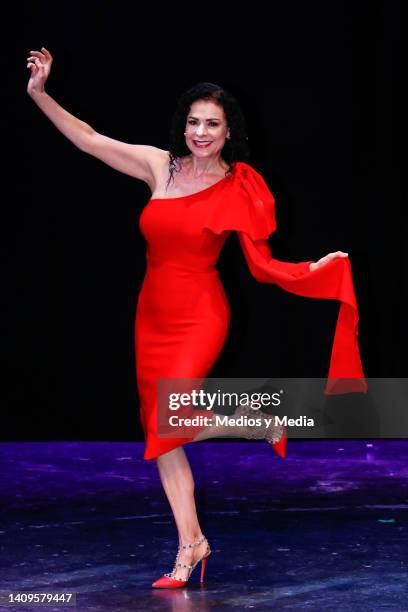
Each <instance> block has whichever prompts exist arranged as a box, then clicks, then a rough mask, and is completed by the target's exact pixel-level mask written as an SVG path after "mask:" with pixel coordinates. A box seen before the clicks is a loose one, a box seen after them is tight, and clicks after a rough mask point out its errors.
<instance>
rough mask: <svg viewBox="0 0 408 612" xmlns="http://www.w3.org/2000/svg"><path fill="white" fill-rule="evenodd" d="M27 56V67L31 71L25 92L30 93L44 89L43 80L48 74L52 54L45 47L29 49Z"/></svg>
mask: <svg viewBox="0 0 408 612" xmlns="http://www.w3.org/2000/svg"><path fill="white" fill-rule="evenodd" d="M30 53H31V55H30V56H29V57H27V62H28V64H27V68H29V69H30V71H31V76H30V80H29V81H28V85H27V93H28V94H30V95H32V94H36V93H42V92H43V91H44V85H45V81H46V80H47V79H48V75H49V74H50V70H51V64H52V55H51V53H50V52H49V51H47V49H46V48H45V47H41V51H30Z"/></svg>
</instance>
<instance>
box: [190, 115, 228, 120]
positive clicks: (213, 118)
mask: <svg viewBox="0 0 408 612" xmlns="http://www.w3.org/2000/svg"><path fill="white" fill-rule="evenodd" d="M188 118H189V119H198V117H194V116H193V115H189V116H188ZM207 121H222V119H220V117H211V119H207Z"/></svg>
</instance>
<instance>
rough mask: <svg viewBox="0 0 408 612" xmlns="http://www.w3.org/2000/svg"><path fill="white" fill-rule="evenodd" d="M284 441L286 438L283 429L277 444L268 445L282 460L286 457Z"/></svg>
mask: <svg viewBox="0 0 408 612" xmlns="http://www.w3.org/2000/svg"><path fill="white" fill-rule="evenodd" d="M286 441H287V437H286V431H285V429H284V430H283V434H282V437H281V439H280V440H278V442H270V445H271V446H272V448H273V450H274V451H275V452H276V453H278V455H279V457H282V459H285V457H286Z"/></svg>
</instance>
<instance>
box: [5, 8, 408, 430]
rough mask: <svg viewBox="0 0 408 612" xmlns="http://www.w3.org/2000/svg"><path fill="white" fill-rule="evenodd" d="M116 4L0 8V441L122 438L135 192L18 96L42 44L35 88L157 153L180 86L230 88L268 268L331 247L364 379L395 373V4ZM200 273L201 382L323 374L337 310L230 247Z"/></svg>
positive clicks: (128, 425) (400, 277) (402, 369)
mask: <svg viewBox="0 0 408 612" xmlns="http://www.w3.org/2000/svg"><path fill="white" fill-rule="evenodd" d="M129 7H130V5H128V4H127V3H125V2H123V3H120V2H116V3H112V2H107V1H104V2H103V1H99V2H86V3H81V2H59V3H55V2H39V1H36V2H35V3H33V4H29V3H18V4H17V5H16V7H15V9H14V10H15V18H14V22H13V24H10V29H11V31H12V32H13V37H12V42H10V44H9V45H7V46H5V49H4V50H3V75H4V76H5V78H6V82H7V87H6V90H5V94H4V99H3V101H5V102H6V110H5V111H4V112H3V121H4V125H3V127H4V128H5V130H4V132H3V133H5V138H4V139H3V151H5V152H6V158H5V159H6V160H7V163H5V162H4V161H3V170H5V169H6V172H5V175H4V177H3V189H4V191H3V205H2V221H3V223H2V224H1V226H2V240H1V247H2V259H1V261H2V270H1V275H2V297H1V337H2V351H1V364H0V365H1V372H2V375H3V382H2V384H1V388H0V401H1V410H2V417H3V418H2V428H1V432H2V440H10V439H22V440H24V439H27V440H29V439H33V440H36V439H37V440H42V439H75V440H85V439H89V440H91V439H95V440H97V439H112V440H113V439H119V440H120V439H122V440H137V439H142V434H141V429H140V423H139V416H138V397H137V387H136V380H135V354H134V344H133V334H134V317H135V309H136V301H137V296H138V292H139V290H140V287H141V284H142V281H143V275H144V271H145V242H144V239H143V237H142V235H141V234H140V232H139V229H138V219H139V215H140V213H141V210H142V208H143V206H144V205H145V204H146V203H147V201H148V199H149V196H150V192H149V189H148V187H147V185H145V184H144V183H142V182H141V181H138V180H136V179H133V178H132V177H129V176H126V175H124V174H121V173H119V172H117V171H115V170H113V169H112V168H110V167H109V166H107V165H105V164H103V162H101V161H99V160H96V159H94V158H92V157H90V156H88V155H86V154H84V153H82V152H81V151H80V150H78V149H77V148H76V147H75V146H74V145H73V144H72V143H71V142H70V141H68V140H67V139H66V138H65V137H64V136H63V135H62V134H61V133H60V132H58V130H57V129H56V128H55V127H54V126H53V125H52V124H51V122H50V121H49V120H48V119H47V118H46V117H45V116H44V115H43V114H42V112H41V111H40V110H39V109H38V107H37V106H36V105H35V103H34V102H33V101H32V100H31V98H29V96H28V95H27V94H26V85H27V81H28V78H29V71H28V69H27V68H26V57H27V56H28V52H29V50H30V49H37V50H39V49H40V48H41V46H43V45H44V46H45V47H47V48H48V49H49V50H50V52H51V53H52V55H53V57H54V63H53V67H52V72H51V76H50V78H49V80H48V83H47V86H46V90H47V92H48V93H49V94H50V95H51V96H52V97H54V99H55V100H56V101H57V102H58V103H59V104H61V105H62V106H63V107H64V108H66V109H67V110H68V111H69V112H71V113H73V114H74V115H76V116H77V117H79V118H81V119H82V120H84V121H86V122H87V123H89V124H90V125H91V126H92V127H93V128H94V129H96V130H97V131H99V132H101V133H104V134H106V135H107V136H111V137H113V138H117V139H119V140H123V141H126V142H132V143H141V144H151V145H155V146H159V147H161V148H167V146H168V141H167V138H168V129H169V125H170V120H171V116H172V113H173V110H174V107H175V103H176V100H177V98H178V96H179V95H180V94H181V93H182V91H183V90H184V89H185V88H187V87H190V86H191V85H193V84H195V83H196V82H198V81H202V80H209V81H212V82H218V83H221V84H222V85H224V86H225V87H226V88H227V89H230V90H231V92H232V93H233V94H235V96H236V97H237V98H238V100H239V101H240V103H241V105H242V107H243V110H244V113H245V116H246V119H247V123H248V126H249V136H250V143H251V146H252V151H253V164H254V166H255V167H256V168H257V169H258V170H259V171H260V172H261V173H262V174H263V176H264V177H265V179H266V181H267V182H268V185H269V187H270V189H271V191H272V192H273V193H274V195H275V198H276V201H277V221H278V231H277V232H276V233H275V234H274V235H273V236H272V237H271V239H270V245H271V250H272V253H273V255H274V256H275V257H276V258H278V259H281V260H285V261H303V260H309V259H313V260H318V259H319V258H320V257H322V256H323V255H325V254H326V253H328V252H330V251H336V250H343V251H346V252H348V253H349V256H350V261H351V264H352V270H353V279H354V286H355V291H356V295H357V301H358V305H359V313H360V326H359V341H360V349H361V355H362V360H363V367H364V372H365V374H366V376H367V377H405V376H407V360H406V346H407V318H406V316H404V312H405V310H406V306H407V295H406V291H407V290H406V270H407V268H406V263H407V257H406V255H407V239H406V226H405V225H404V223H403V217H402V184H401V180H400V157H399V145H400V144H401V143H400V142H399V141H400V138H401V137H400V129H401V125H400V123H401V112H400V111H401V106H402V103H401V102H400V95H401V72H402V67H401V65H400V55H399V52H400V25H399V19H400V16H399V4H398V2H392V1H389V2H377V3H375V2H368V1H367V2H366V1H357V2H354V3H353V2H341V1H339V2H329V3H327V2H310V3H304V2H302V1H298V2H274V3H273V4H268V6H266V5H265V7H264V8H260V7H262V5H261V3H259V6H258V7H257V4H256V3H255V4H254V3H247V5H246V6H245V5H241V8H239V6H238V5H236V6H235V5H232V4H231V3H228V4H227V3H226V4H225V5H222V4H221V3H218V4H215V5H214V4H212V3H208V4H206V3H204V4H202V3H196V4H194V3H192V4H189V5H188V7H183V6H182V5H179V4H177V5H174V4H172V6H171V7H167V8H165V7H164V8H163V7H161V6H160V7H159V5H156V4H154V5H152V7H151V9H150V10H149V8H148V7H147V8H146V7H145V8H142V7H141V6H140V5H139V4H136V7H137V8H134V9H133V10H132V9H131V8H129ZM223 8H224V10H225V9H226V8H227V9H228V12H227V13H226V14H225V15H224V16H222V15H221V11H222V9H223ZM14 24H15V27H13V26H14ZM219 270H220V274H221V278H222V281H223V283H224V286H225V289H226V292H227V295H228V298H229V301H230V304H231V309H232V323H231V328H230V334H229V338H228V340H227V343H226V345H225V347H224V350H223V352H222V354H221V356H220V358H219V360H218V362H217V363H216V365H215V367H214V369H213V371H212V373H211V375H213V376H237V377H239V376H251V377H264V376H265V377H275V376H288V377H290V376H298V377H303V376H305V377H324V376H326V375H327V373H328V367H329V359H330V352H331V346H332V341H333V336H334V330H335V324H336V319H337V313H338V308H339V304H338V302H335V301H329V300H327V301H325V300H312V299H308V298H302V297H299V296H295V295H293V294H289V293H286V292H284V291H283V290H281V289H280V288H278V287H276V286H274V285H270V284H261V283H258V282H257V281H256V280H255V279H254V278H253V277H252V276H251V275H250V272H249V270H248V268H247V265H246V262H245V259H244V257H243V254H242V252H241V250H240V248H239V243H238V239H237V236H236V235H235V234H233V235H231V236H230V238H229V239H228V241H227V243H226V245H225V247H224V250H223V252H222V255H221V258H220V261H219Z"/></svg>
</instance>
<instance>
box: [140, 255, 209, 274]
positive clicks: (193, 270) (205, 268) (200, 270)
mask: <svg viewBox="0 0 408 612" xmlns="http://www.w3.org/2000/svg"><path fill="white" fill-rule="evenodd" d="M146 262H147V269H148V270H158V271H159V270H162V271H163V272H171V271H174V272H185V273H187V274H208V273H213V274H214V273H216V274H218V269H217V268H216V265H215V264H210V263H208V264H205V263H203V262H194V261H186V262H181V261H171V260H165V261H163V260H162V259H160V260H159V259H154V258H153V257H147V258H146Z"/></svg>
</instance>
